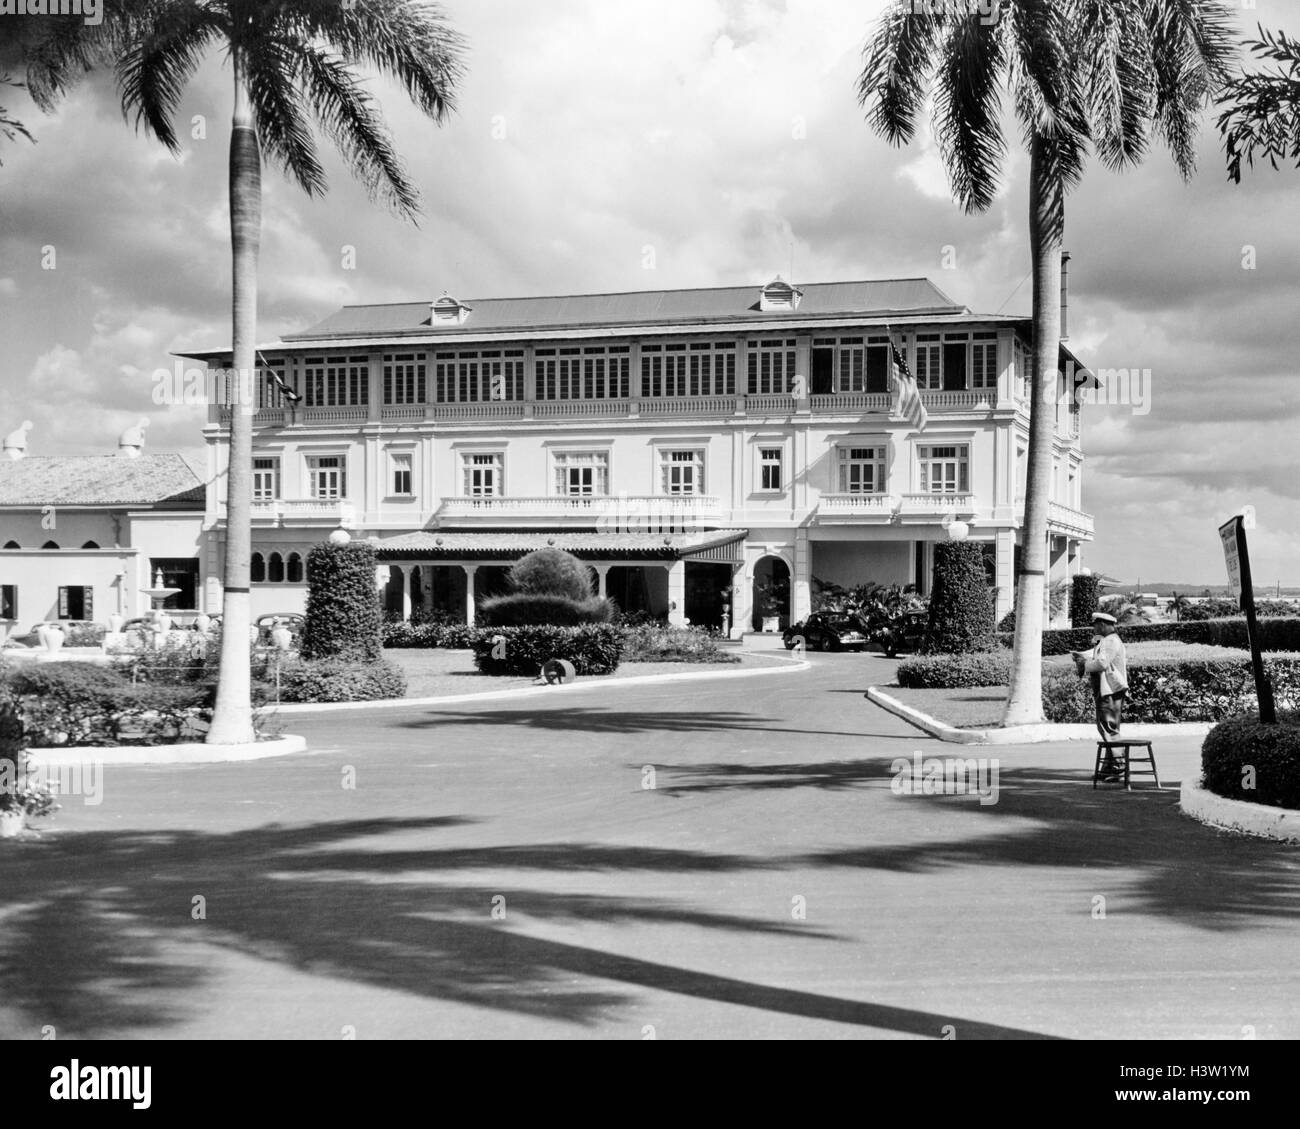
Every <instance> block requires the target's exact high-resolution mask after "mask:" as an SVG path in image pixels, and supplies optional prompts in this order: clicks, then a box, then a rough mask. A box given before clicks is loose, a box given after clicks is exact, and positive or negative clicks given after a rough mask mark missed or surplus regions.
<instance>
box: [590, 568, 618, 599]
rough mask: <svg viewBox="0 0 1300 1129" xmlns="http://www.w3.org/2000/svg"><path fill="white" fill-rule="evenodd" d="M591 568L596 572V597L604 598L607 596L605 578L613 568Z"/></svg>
mask: <svg viewBox="0 0 1300 1129" xmlns="http://www.w3.org/2000/svg"><path fill="white" fill-rule="evenodd" d="M591 567H592V568H594V569H595V570H596V595H597V596H601V597H604V596H605V595H607V592H606V590H605V581H606V578H607V577H608V576H609V570H610V569H611V568H612V567H613V566H612V565H603V564H598V565H592V566H591Z"/></svg>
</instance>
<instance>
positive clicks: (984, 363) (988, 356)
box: [967, 333, 1001, 392]
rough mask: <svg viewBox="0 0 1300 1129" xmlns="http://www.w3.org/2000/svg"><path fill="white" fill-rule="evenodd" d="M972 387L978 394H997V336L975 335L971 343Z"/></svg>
mask: <svg viewBox="0 0 1300 1129" xmlns="http://www.w3.org/2000/svg"><path fill="white" fill-rule="evenodd" d="M967 371H968V372H969V374H970V387H971V389H972V390H973V391H976V392H985V391H988V392H995V391H997V387H998V377H999V376H1000V375H1001V373H1000V372H999V370H998V340H997V336H996V334H995V335H993V336H991V337H982V336H980V334H978V333H976V334H973V335H972V337H971V343H970V364H969V366H968V368H967Z"/></svg>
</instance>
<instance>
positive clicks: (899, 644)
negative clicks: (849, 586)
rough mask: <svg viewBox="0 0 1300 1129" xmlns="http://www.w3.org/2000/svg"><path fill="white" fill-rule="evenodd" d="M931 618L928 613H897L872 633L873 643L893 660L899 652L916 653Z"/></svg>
mask: <svg viewBox="0 0 1300 1129" xmlns="http://www.w3.org/2000/svg"><path fill="white" fill-rule="evenodd" d="M929 618H930V613H929V612H928V611H902V612H895V613H894V614H892V615H890V616H889V617H887V618H886V619H885V621H884V622H882V623H880V624H879V625H878V626H877V627H876V628H875V630H873V631H872V632H871V641H872V642H873V643H876V644H878V645H879V647H880V649H881V650H882V651H884V652H885V655H886V656H887V657H888V658H891V659H892V658H893V657H894V656H895V655H896V654H898V652H899V651H915V650H916V647H917V644H919V643H920V642H921V637H922V636H923V635H924V634H925V625H926V623H927V622H928V621H929Z"/></svg>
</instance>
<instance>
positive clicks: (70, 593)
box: [0, 426, 207, 639]
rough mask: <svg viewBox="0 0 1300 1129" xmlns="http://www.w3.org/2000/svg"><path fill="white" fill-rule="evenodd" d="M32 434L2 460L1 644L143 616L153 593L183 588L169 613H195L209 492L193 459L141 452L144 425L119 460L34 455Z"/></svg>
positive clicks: (22, 435)
mask: <svg viewBox="0 0 1300 1129" xmlns="http://www.w3.org/2000/svg"><path fill="white" fill-rule="evenodd" d="M28 430H29V427H27V426H25V427H23V428H19V429H18V430H17V431H15V432H13V433H11V434H10V435H9V437H8V438H7V439H6V440H5V443H4V457H3V458H0V639H3V638H6V637H8V636H9V635H11V634H16V633H18V632H20V631H26V630H28V629H30V628H31V627H32V626H33V625H34V624H37V623H42V622H46V621H50V620H59V619H73V620H97V621H99V622H106V621H107V620H108V617H109V616H110V615H113V614H118V615H121V616H123V617H124V618H126V619H130V618H132V617H134V616H140V615H144V614H145V613H146V612H148V611H149V609H150V608H151V607H152V606H153V602H152V599H151V597H150V596H149V595H148V594H147V590H148V589H150V588H155V587H166V588H174V589H175V590H176V591H175V592H174V593H173V594H172V595H170V596H169V597H168V598H167V599H166V600H165V604H166V606H167V607H169V608H176V609H185V608H197V607H198V606H199V601H200V600H201V599H202V598H203V595H204V586H203V577H202V574H201V572H200V561H201V557H202V550H203V544H204V541H205V538H206V536H207V534H206V533H205V531H204V497H205V491H204V489H203V484H202V482H201V481H200V480H199V478H198V476H197V475H196V474H195V473H194V471H193V470H192V469H191V468H190V466H189V465H188V464H187V463H186V462H185V460H184V459H183V458H182V457H181V456H180V455H175V454H160V455H147V454H143V453H142V449H143V446H144V435H143V428H138V427H137V428H131V429H130V430H128V431H127V432H126V433H125V434H124V435H123V436H122V437H121V439H120V440H119V444H118V453H117V454H116V455H74V456H43V455H35V454H33V455H29V454H28V453H27V431H28ZM160 581H161V583H159V582H160ZM160 602H162V601H160Z"/></svg>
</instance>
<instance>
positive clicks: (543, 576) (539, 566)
mask: <svg viewBox="0 0 1300 1129" xmlns="http://www.w3.org/2000/svg"><path fill="white" fill-rule="evenodd" d="M509 581H510V588H511V590H512V591H514V592H527V593H531V594H532V595H536V596H567V597H568V598H569V599H570V600H576V601H578V602H580V603H581V602H582V601H584V600H589V599H590V598H591V573H589V572H588V571H587V566H586V565H585V564H583V563H582V562H581V561H580V560H578V558H577V557H575V556H574V555H573V554H572V553H566V552H564V551H563V550H562V549H538V550H536V551H535V552H532V553H529V554H528V555H527V556H526V557H523V558H521V559H520V560H518V561H516V562H515V564H514V566H513V567H512V568H511V569H510V573H509Z"/></svg>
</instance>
